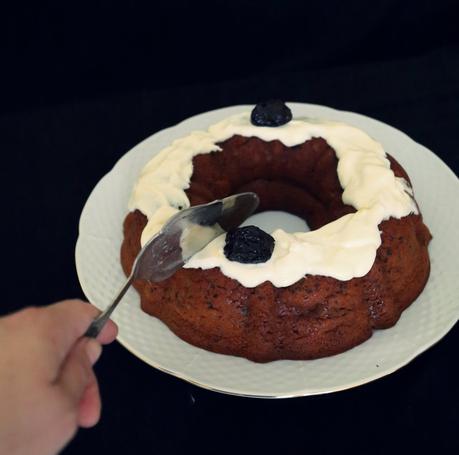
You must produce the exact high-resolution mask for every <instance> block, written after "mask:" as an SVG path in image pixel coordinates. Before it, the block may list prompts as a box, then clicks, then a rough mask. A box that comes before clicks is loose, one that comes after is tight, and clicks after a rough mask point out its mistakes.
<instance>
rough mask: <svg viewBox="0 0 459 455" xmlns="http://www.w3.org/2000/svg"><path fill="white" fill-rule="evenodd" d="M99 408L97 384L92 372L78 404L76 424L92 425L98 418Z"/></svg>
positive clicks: (84, 426) (88, 426)
mask: <svg viewBox="0 0 459 455" xmlns="http://www.w3.org/2000/svg"><path fill="white" fill-rule="evenodd" d="M100 409H101V402H100V394H99V384H98V383H97V378H96V375H95V374H94V372H93V373H92V378H91V382H90V383H89V385H88V386H87V387H86V390H85V391H84V393H83V398H82V399H81V401H80V403H79V405H78V420H77V422H78V425H79V426H80V427H83V428H90V427H93V426H94V425H95V424H96V423H97V422H98V421H99V419H100Z"/></svg>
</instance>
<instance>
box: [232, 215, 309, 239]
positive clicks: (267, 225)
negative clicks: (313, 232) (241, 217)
mask: <svg viewBox="0 0 459 455" xmlns="http://www.w3.org/2000/svg"><path fill="white" fill-rule="evenodd" d="M248 225H255V226H258V227H259V228H260V229H263V231H265V232H269V233H271V232H273V231H275V230H276V229H283V230H284V231H285V232H290V233H291V232H308V231H310V229H309V226H308V225H307V223H306V222H305V221H304V220H303V219H302V218H300V217H299V216H296V215H292V214H291V213H287V212H282V211H279V210H267V211H266V212H261V213H257V214H255V215H252V216H251V217H249V218H247V220H245V222H244V223H242V225H241V226H248Z"/></svg>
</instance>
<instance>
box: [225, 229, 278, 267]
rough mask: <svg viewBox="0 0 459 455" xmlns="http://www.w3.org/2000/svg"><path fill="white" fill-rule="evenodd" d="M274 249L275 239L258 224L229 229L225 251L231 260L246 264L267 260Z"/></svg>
mask: <svg viewBox="0 0 459 455" xmlns="http://www.w3.org/2000/svg"><path fill="white" fill-rule="evenodd" d="M273 250H274V239H273V238H272V237H271V236H270V235H269V234H268V233H266V232H265V231H262V230H261V229H260V228H258V227H256V226H245V227H240V228H237V229H232V230H231V231H228V233H227V234H226V239H225V247H224V249H223V252H224V253H225V256H226V257H227V258H228V259H229V260H230V261H236V262H242V263H244V264H259V263H261V262H266V261H267V260H268V259H269V258H270V257H271V255H272V253H273Z"/></svg>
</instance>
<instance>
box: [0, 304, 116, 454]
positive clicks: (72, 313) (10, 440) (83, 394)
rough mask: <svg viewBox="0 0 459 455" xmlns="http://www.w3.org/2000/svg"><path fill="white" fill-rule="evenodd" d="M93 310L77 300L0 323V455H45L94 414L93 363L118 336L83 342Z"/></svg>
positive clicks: (106, 333)
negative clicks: (103, 349) (105, 346)
mask: <svg viewBox="0 0 459 455" xmlns="http://www.w3.org/2000/svg"><path fill="white" fill-rule="evenodd" d="M98 313H99V311H98V310H97V309H96V308H95V307H93V306H92V305H89V304H87V303H84V302H81V301H79V300H67V301H64V302H60V303H56V304H53V305H49V306H47V307H42V308H26V309H24V310H22V311H19V312H17V313H14V314H12V315H10V316H6V317H3V318H0V454H2V455H3V454H8V455H22V454H24V455H25V454H27V455H51V454H55V453H57V452H58V451H59V450H61V449H62V448H63V447H64V446H65V444H66V443H67V442H68V441H69V440H70V439H71V438H72V437H73V436H74V434H75V433H76V431H77V429H78V427H91V426H93V425H95V424H96V423H97V422H98V420H99V417H100V408H101V403H100V395H99V387H98V384H97V379H96V377H95V375H94V371H93V369H92V366H93V365H94V363H95V362H96V361H97V359H98V358H99V356H100V354H101V350H102V347H101V344H107V343H111V342H112V341H113V340H114V339H115V337H116V334H117V327H116V325H115V324H114V323H113V322H111V321H109V322H108V323H107V324H106V325H105V327H104V329H103V330H102V332H101V333H100V335H99V336H98V337H97V340H94V339H88V338H82V336H83V334H84V333H85V331H86V329H87V328H88V326H89V324H90V323H91V321H92V320H93V319H94V318H95V317H96V316H97V315H98Z"/></svg>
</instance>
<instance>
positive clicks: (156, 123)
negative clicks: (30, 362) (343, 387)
mask: <svg viewBox="0 0 459 455" xmlns="http://www.w3.org/2000/svg"><path fill="white" fill-rule="evenodd" d="M124 3H125V4H124V5H122V6H117V5H116V4H115V2H108V1H106V2H102V1H99V2H92V3H91V5H90V6H88V7H83V6H82V4H81V3H79V4H72V3H70V2H60V3H59V4H58V3H49V2H40V3H38V2H37V3H36V4H33V5H27V4H21V3H17V4H16V5H15V6H10V7H9V8H8V9H7V10H4V11H2V14H1V15H0V21H1V22H0V36H1V43H0V46H1V47H0V52H1V66H0V72H1V74H0V82H1V83H0V97H1V98H0V99H1V103H0V150H1V153H2V157H3V161H2V166H1V184H2V196H3V197H2V202H3V204H2V205H3V223H2V230H3V232H2V234H3V235H2V239H3V242H2V243H3V245H2V246H3V248H2V252H3V262H4V265H5V266H8V272H7V273H6V274H5V278H4V288H3V298H2V303H1V313H2V314H4V313H7V312H9V311H12V310H15V309H18V308H21V307H23V306H26V305H44V304H47V303H50V302H53V301H56V300H59V299H63V298H67V297H75V296H79V297H83V294H82V291H81V289H80V286H79V283H78V280H77V277H76V272H75V265H74V246H75V242H76V238H77V235H78V219H79V215H80V213H81V209H82V207H83V205H84V202H85V200H86V198H87V197H88V195H89V193H90V191H91V189H92V188H93V187H94V185H95V184H96V183H97V181H98V180H99V179H100V178H101V177H102V176H103V175H104V174H105V173H106V172H108V171H109V170H110V169H111V167H112V166H113V164H114V163H115V162H116V160H117V159H118V158H120V157H121V156H122V155H123V154H124V153H125V152H126V151H127V150H129V149H130V148H131V147H132V146H134V145H135V144H136V143H138V142H139V141H141V140H142V139H144V138H145V137H147V136H148V135H150V134H152V133H154V132H155V131H158V130H160V129H162V128H164V127H167V126H170V125H173V124H175V123H177V122H179V121H181V120H183V119H184V118H186V117H188V116H190V115H193V114H197V113H199V112H203V111H206V110H210V109H215V108H219V107H223V106H227V105H233V104H250V103H256V102H257V101H259V100H262V99H266V98H271V97H282V98H284V99H285V100H288V101H298V102H309V103H318V104H325V105H329V106H332V107H335V108H338V109H344V110H351V111H357V112H360V113H362V114H365V115H369V116H372V117H375V118H377V119H379V120H382V121H384V122H387V123H389V124H391V125H393V126H395V127H397V128H399V129H401V130H402V131H404V132H406V133H407V134H408V135H410V136H411V137H412V138H413V139H415V140H416V141H418V142H420V143H422V144H423V145H425V146H427V147H428V148H430V149H431V150H433V151H434V152H435V153H436V154H437V155H438V156H440V157H441V158H442V159H443V160H444V161H445V162H446V163H447V164H448V165H449V166H450V167H451V168H452V169H453V170H454V171H455V172H456V173H457V172H458V169H459V158H458V157H459V141H458V139H457V137H458V136H457V130H458V126H459V123H458V119H459V103H458V99H459V33H458V31H457V30H458V20H459V14H458V12H459V5H458V3H457V2H454V1H445V0H439V1H419V2H414V1H412V2H409V1H405V2H401V1H399V2H397V1H395V0H394V1H389V0H386V1H379V2H370V1H366V2H364V1H355V2H338V1H334V2H333V1H327V2H320V4H319V2H314V3H313V2H306V1H283V2H281V1H277V2H275V1H264V2H261V1H253V2H249V1H245V2H244V1H242V0H234V1H231V2H224V1H221V0H219V1H214V2H191V1H174V2H167V3H161V4H158V5H156V4H154V2H151V3H150V5H149V8H146V7H145V5H140V4H138V3H136V2H124ZM128 3H129V4H128ZM408 172H409V169H408ZM431 185H432V191H435V182H431ZM434 234H435V233H434ZM5 291H6V292H5ZM458 347H459V331H458V329H457V327H456V328H454V329H453V330H452V331H451V332H450V333H449V334H448V335H447V336H446V337H445V338H444V339H443V340H442V341H441V342H439V343H438V344H436V345H435V346H434V347H432V348H431V349H430V350H428V351H427V352H426V353H424V354H422V355H421V356H420V357H419V358H417V359H415V360H414V361H413V362H412V363H410V364H409V365H408V366H406V367H405V368H402V369H401V370H399V371H397V372H396V373H394V374H392V375H390V376H388V377H385V378H383V379H380V380H378V381H376V382H373V383H370V384H367V385H365V386H362V387H359V388H356V389H353V390H348V391H344V392H340V393H337V394H332V395H326V396H318V397H305V398H298V399H289V400H278V401H276V400H255V399H245V398H238V397H231V396H225V395H220V394H216V393H212V392H209V391H206V390H202V389H199V388H197V387H195V386H192V385H189V384H187V383H184V382H182V381H180V380H178V379H175V378H173V377H170V376H168V375H166V374H164V373H161V372H159V371H156V370H154V369H153V368H151V367H149V366H147V365H146V364H144V363H142V362H141V361H140V360H139V359H137V358H136V357H134V356H133V355H131V354H130V353H129V352H127V351H126V350H125V349H124V348H122V347H121V346H120V345H118V344H114V345H112V346H110V347H107V348H106V349H105V353H104V355H103V357H102V359H101V360H100V361H99V363H98V365H97V366H96V370H97V373H98V376H99V380H100V385H101V393H102V398H103V404H104V409H103V415H102V419H101V422H100V423H99V425H98V426H97V427H96V428H94V429H91V430H84V431H80V433H79V434H78V436H77V437H76V439H75V440H74V441H73V442H72V443H71V444H70V445H69V446H68V447H67V448H66V449H65V451H64V453H65V454H77V453H78V454H80V453H90V454H92V453H158V454H159V453H218V452H223V453H228V452H242V453H245V452H249V451H251V452H255V453H261V452H268V453H269V452H286V453H320V454H322V453H333V454H336V453H358V454H369V453H375V454H385V453H402V452H406V453H414V452H417V453H433V452H434V453H454V452H456V453H457V451H458V449H459V436H458V423H459V375H458V373H457V367H456V363H457V359H458V357H457V349H458ZM267 380H269V378H267Z"/></svg>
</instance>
